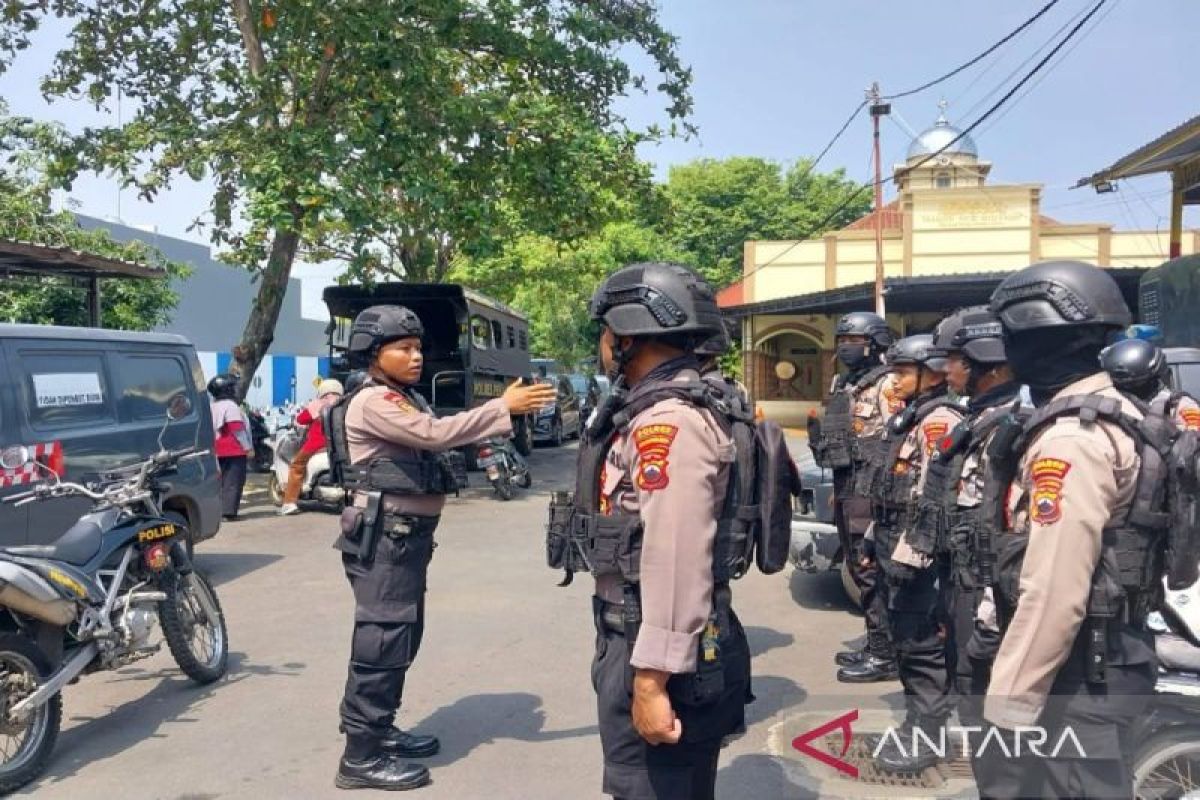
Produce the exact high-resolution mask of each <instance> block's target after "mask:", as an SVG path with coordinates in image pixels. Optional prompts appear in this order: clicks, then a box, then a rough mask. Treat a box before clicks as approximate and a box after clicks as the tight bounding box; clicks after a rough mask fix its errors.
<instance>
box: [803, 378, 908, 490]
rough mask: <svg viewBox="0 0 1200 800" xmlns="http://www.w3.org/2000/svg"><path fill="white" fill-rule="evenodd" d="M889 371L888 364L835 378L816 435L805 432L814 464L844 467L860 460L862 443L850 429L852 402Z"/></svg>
mask: <svg viewBox="0 0 1200 800" xmlns="http://www.w3.org/2000/svg"><path fill="white" fill-rule="evenodd" d="M890 371H891V370H890V369H889V368H888V367H885V366H879V367H874V368H872V369H869V370H867V371H866V372H865V373H863V374H862V375H860V376H859V377H858V378H856V379H854V380H846V379H844V378H839V379H838V385H837V387H836V388H835V389H834V391H833V394H832V395H831V396H830V398H829V403H828V404H827V405H826V407H825V416H824V419H822V421H821V425H820V429H819V430H820V432H819V434H818V433H817V431H816V430H815V429H814V428H810V431H809V443H810V446H811V447H812V451H813V458H814V459H815V460H816V462H817V466H819V467H824V468H827V469H847V468H849V467H853V466H854V465H855V463H856V462H859V461H861V460H862V458H863V454H862V453H861V452H860V445H861V444H863V442H862V441H861V440H860V439H859V436H858V434H856V433H855V432H854V404H855V403H856V402H857V401H858V393H859V392H861V391H862V390H863V389H865V388H866V387H868V386H872V385H874V384H875V382H876V381H878V380H879V379H880V378H882V377H883V376H884V375H887V374H888V373H889V372H890ZM814 427H815V426H814ZM814 434H815V435H814Z"/></svg>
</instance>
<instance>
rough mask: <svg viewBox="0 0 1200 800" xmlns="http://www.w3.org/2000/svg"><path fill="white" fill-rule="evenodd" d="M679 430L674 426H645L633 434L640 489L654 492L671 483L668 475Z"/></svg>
mask: <svg viewBox="0 0 1200 800" xmlns="http://www.w3.org/2000/svg"><path fill="white" fill-rule="evenodd" d="M677 433H679V429H678V428H677V427H675V426H674V425H664V424H657V425H644V426H642V427H641V428H638V429H637V430H636V431H634V432H633V444H634V446H635V447H637V451H638V471H637V485H638V488H639V489H641V490H643V491H646V492H653V491H655V490H657V489H662V488H665V487H666V486H667V484H668V483H670V482H671V478H670V476H669V475H668V474H667V466H668V464H669V463H670V461H669V458H668V456H670V454H671V444H672V442H674V441H675V435H676V434H677Z"/></svg>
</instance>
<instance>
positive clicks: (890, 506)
mask: <svg viewBox="0 0 1200 800" xmlns="http://www.w3.org/2000/svg"><path fill="white" fill-rule="evenodd" d="M939 408H950V409H953V410H954V411H955V412H956V413H958V414H959V415H961V414H962V410H961V409H960V408H959V406H958V404H957V403H956V402H955V401H954V400H951V399H950V398H949V397H946V396H944V395H943V396H939V397H934V398H931V399H929V400H926V401H925V402H923V403H919V404H917V405H910V406H908V407H907V408H905V409H904V411H903V412H901V413H900V414H899V415H898V416H895V417H893V418H892V419H891V421H889V422H888V427H887V436H885V437H884V439H883V444H884V446H883V447H879V448H875V449H873V450H871V451H870V452H869V453H868V454H867V456H868V457H867V460H866V461H864V463H863V467H862V468H861V469H860V472H859V474H860V475H864V474H865V475H866V478H865V480H869V481H870V486H871V492H870V496H871V508H872V511H873V514H874V518H875V547H876V550H877V551H878V552H879V553H880V555H881V557H882V558H883V559H885V560H886V559H887V558H888V556H890V555H891V552H892V549H893V548H894V547H895V544H896V540H897V538H898V537H899V534H900V533H901V532H902V531H909V533H910V535H911V534H912V533H913V529H914V525H913V523H914V522H916V519H917V515H916V511H917V508H916V505H917V504H916V503H915V502H914V499H913V489H914V487H915V485H916V481H917V479H918V478H919V477H920V475H919V473H917V472H916V471H915V470H913V469H910V468H908V466H907V464H904V463H903V462H901V460H900V452H901V451H902V450H903V449H904V444H905V442H906V441H907V439H908V437H909V435H910V434H911V433H912V431H913V430H914V429H916V428H917V427H919V426H920V425H921V423H922V422H924V421H925V418H926V417H928V416H929V415H930V414H932V413H933V412H934V411H936V410H937V409H939ZM923 446H924V444H923V443H921V442H917V447H923Z"/></svg>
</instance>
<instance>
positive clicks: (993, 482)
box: [978, 395, 1200, 683]
mask: <svg viewBox="0 0 1200 800" xmlns="http://www.w3.org/2000/svg"><path fill="white" fill-rule="evenodd" d="M1129 399H1130V400H1131V401H1132V402H1133V403H1134V404H1135V405H1136V406H1138V407H1139V409H1140V410H1142V411H1143V413H1144V416H1143V417H1142V418H1141V419H1137V418H1136V417H1134V416H1132V415H1130V414H1127V413H1125V412H1124V411H1123V410H1122V405H1121V402H1120V401H1119V400H1118V399H1117V398H1114V397H1106V396H1100V395H1073V396H1070V397H1064V398H1060V399H1057V400H1053V401H1051V402H1050V403H1048V404H1047V405H1045V406H1043V407H1042V408H1040V409H1038V410H1037V411H1035V412H1033V413H1032V414H1031V415H1029V416H1028V419H1027V420H1026V421H1025V422H1024V423H1022V421H1021V420H1020V419H1019V418H1017V417H1016V416H1015V415H1013V414H1009V415H1006V416H1005V418H1004V419H1002V420H1001V422H1000V423H999V425H998V428H997V430H996V434H995V436H993V438H992V443H991V444H990V445H989V446H988V470H987V475H986V478H985V484H984V496H983V503H982V505H981V507H980V515H981V521H980V526H981V527H980V531H981V534H982V535H981V538H980V541H979V542H978V558H979V559H980V561H981V569H980V578H981V581H982V582H983V583H984V585H988V586H992V587H993V590H994V595H995V598H996V606H997V611H998V614H999V620H1000V627H1001V630H1004V629H1005V628H1006V627H1007V625H1008V623H1009V621H1011V619H1012V617H1013V614H1014V613H1015V612H1016V606H1017V600H1018V595H1019V586H1020V579H1021V569H1022V564H1023V562H1024V556H1025V547H1026V544H1027V541H1028V527H1027V526H1028V524H1029V523H1028V521H1026V523H1025V525H1024V526H1022V529H1019V530H1017V529H1011V526H1010V525H1009V523H1008V507H1007V506H1008V492H1009V487H1010V486H1012V483H1013V481H1014V480H1015V478H1016V476H1017V471H1018V469H1019V467H1020V462H1021V458H1022V456H1023V454H1024V453H1025V451H1026V450H1027V449H1028V447H1029V445H1030V444H1031V443H1032V441H1033V440H1034V439H1035V438H1036V436H1037V435H1038V433H1040V432H1041V431H1042V430H1044V429H1045V428H1046V427H1047V426H1049V425H1051V424H1053V423H1054V421H1055V420H1057V419H1059V418H1061V417H1068V416H1069V417H1077V418H1078V419H1079V420H1080V422H1082V423H1083V424H1084V425H1095V424H1097V423H1099V422H1107V423H1109V424H1111V425H1113V426H1115V427H1117V428H1118V429H1119V430H1121V431H1122V432H1123V433H1124V434H1126V435H1127V436H1129V437H1130V438H1131V439H1132V440H1133V441H1134V442H1135V443H1136V445H1137V450H1138V456H1139V459H1140V462H1141V465H1140V468H1139V470H1138V474H1137V476H1136V478H1135V484H1134V496H1133V502H1132V503H1131V504H1130V506H1129V508H1128V509H1127V510H1126V511H1125V512H1123V513H1122V514H1121V515H1119V516H1114V517H1112V518H1111V519H1110V520H1109V522H1108V524H1107V525H1106V526H1105V527H1104V529H1103V531H1102V534H1101V545H1100V559H1099V562H1098V563H1097V565H1096V570H1095V572H1094V573H1093V575H1092V585H1091V590H1090V593H1089V596H1088V602H1087V619H1086V620H1085V626H1086V627H1085V629H1084V631H1082V633H1086V635H1087V640H1086V655H1085V659H1086V669H1087V679H1088V681H1089V682H1091V683H1103V682H1104V673H1105V667H1106V664H1107V657H1108V656H1107V653H1108V646H1107V636H1108V630H1109V624H1110V623H1111V622H1113V621H1119V622H1123V623H1125V624H1128V625H1132V626H1134V627H1136V628H1140V627H1142V626H1143V625H1144V623H1145V618H1146V615H1147V614H1148V613H1149V612H1150V611H1152V610H1154V609H1155V608H1156V607H1158V605H1159V604H1160V602H1161V600H1162V583H1161V581H1162V578H1163V576H1164V574H1165V575H1166V577H1167V583H1168V585H1169V586H1170V588H1172V589H1178V588H1183V587H1185V586H1189V585H1191V584H1192V583H1194V582H1195V580H1196V578H1197V568H1198V558H1200V549H1198V545H1200V514H1198V513H1197V502H1198V501H1197V497H1196V494H1197V489H1198V488H1200V486H1198V485H1197V437H1196V436H1195V434H1194V433H1190V432H1184V431H1180V430H1178V429H1177V428H1176V427H1175V425H1174V423H1173V421H1172V420H1171V418H1170V416H1169V414H1167V413H1165V407H1159V408H1157V409H1152V408H1151V407H1149V406H1147V405H1146V404H1144V403H1142V402H1141V401H1140V400H1137V399H1136V398H1132V397H1130V398H1129ZM1026 502H1027V500H1026V498H1024V497H1023V498H1019V503H1018V508H1020V506H1021V505H1024V504H1026Z"/></svg>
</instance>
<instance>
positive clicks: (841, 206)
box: [742, 0, 1108, 280]
mask: <svg viewBox="0 0 1200 800" xmlns="http://www.w3.org/2000/svg"><path fill="white" fill-rule="evenodd" d="M1107 2H1108V0H1098V1H1097V3H1096V4H1095V5H1094V6H1092V8H1091V10H1090V11H1088V13H1087V14H1086V15H1084V17H1083V19H1081V20H1079V22H1077V23H1076V24H1075V25H1074V27H1072V28H1071V30H1070V31H1069V32H1068V33H1067V35H1066V36H1065V37H1063V39H1062V40H1061V41H1060V42H1059V43H1058V44H1056V45H1055V46H1054V48H1053V49H1052V50H1051V51H1050V52H1049V53H1047V54H1046V55H1045V56H1044V57H1043V58H1042V59H1041V60H1040V61H1038V63H1037V64H1035V65H1034V67H1033V69H1031V70H1030V71H1029V72H1028V73H1026V74H1025V76H1024V77H1023V78H1021V80H1020V81H1018V82H1017V83H1016V85H1014V86H1013V87H1012V88H1011V89H1009V90H1008V91H1007V92H1005V93H1004V96H1003V97H1001V98H1000V99H999V100H997V101H996V102H995V103H993V104H992V106H991V108H989V109H988V110H987V111H985V112H984V113H983V115H982V116H980V117H979V119H977V120H975V121H974V122H972V123H971V124H970V125H968V126H967V127H966V128H965V129H964V130H963V131H961V132H960V133H959V134H958V135H957V136H955V137H954V138H953V139H951V140H950V141H949V142H947V143H946V144H944V145H942V146H941V147H940V148H938V149H937V150H935V151H934V152H932V153H930V154H929V155H927V156H925V157H924V158H922V159H921V160H920V161H918V162H917V163H916V164H913V165H912V166H911V167H909V168H908V171H910V172H911V171H912V170H915V169H918V168H919V167H921V166H924V165H925V164H927V163H929V162H930V161H932V160H933V159H935V158H937V157H938V156H940V155H941V154H942V153H944V152H946V151H947V150H949V149H950V148H951V147H953V146H954V145H956V144H958V142H959V141H960V140H962V139H963V138H965V137H966V136H968V135H969V134H970V133H971V131H973V130H975V129H976V128H978V127H979V126H980V125H982V124H983V123H984V122H985V121H987V119H988V118H989V117H991V116H992V115H993V114H995V113H996V112H997V111H999V110H1000V108H1001V107H1003V106H1004V104H1005V103H1007V102H1008V101H1009V99H1010V98H1012V96H1013V95H1015V94H1016V93H1017V92H1018V91H1020V90H1021V87H1023V86H1024V85H1025V84H1027V83H1028V82H1029V81H1030V80H1032V79H1033V78H1034V77H1035V76H1036V75H1037V74H1038V73H1039V72H1041V70H1042V69H1043V68H1044V67H1045V66H1046V64H1047V63H1049V62H1050V60H1051V59H1053V58H1054V56H1056V55H1057V54H1058V52H1059V51H1060V50H1062V48H1063V47H1064V46H1066V45H1067V43H1069V42H1070V41H1071V39H1073V38H1074V37H1075V35H1076V34H1078V33H1079V31H1080V29H1082V28H1083V26H1084V25H1086V24H1087V23H1088V21H1089V20H1091V19H1092V17H1094V16H1095V15H1096V12H1098V11H1099V10H1100V9H1101V8H1103V7H1104V5H1105V3H1107ZM894 180H895V178H894V177H889V178H885V179H884V180H883V181H881V184H885V183H891V182H893V181H894ZM871 187H872V184H870V183H864V184H863V185H861V186H859V188H858V189H856V190H855V191H853V192H852V193H851V194H850V195H849V196H848V197H846V199H845V200H843V201H842V202H841V203H840V204H838V206H837V208H835V209H834V210H833V211H831V212H830V213H829V214H828V215H826V216H825V218H824V219H823V220H821V222H819V223H817V224H816V225H814V226H813V227H812V228H811V229H810V230H811V231H817V230H821V229H823V228H824V227H825V226H826V225H828V224H829V223H830V222H831V221H832V220H834V219H835V218H837V216H838V214H841V213H842V212H843V211H845V210H846V209H847V208H849V207H850V204H851V203H853V202H854V201H856V200H857V199H858V198H859V196H861V195H862V194H863V192H865V191H866V190H868V189H870V188H871ZM878 210H879V209H876V211H878ZM801 241H804V240H797V241H794V242H792V243H791V244H790V245H788V246H787V247H786V248H784V249H783V250H781V251H780V252H779V253H777V254H776V255H775V256H774V257H773V258H771V259H770V260H768V261H767V262H766V263H764V264H762V265H761V266H758V267H755V268H754V269H752V270H750V271H749V272H747V273H746V274H745V275H743V276H742V280H745V279H746V278H749V277H750V276H751V275H753V274H755V273H756V272H759V271H760V270H763V269H766V268H767V267H769V266H771V265H772V264H774V263H775V262H777V261H778V260H779V259H781V258H783V257H784V256H785V255H787V254H788V253H790V252H791V251H792V250H794V249H795V248H796V247H797V246H798V245H799V244H800V243H801Z"/></svg>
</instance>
